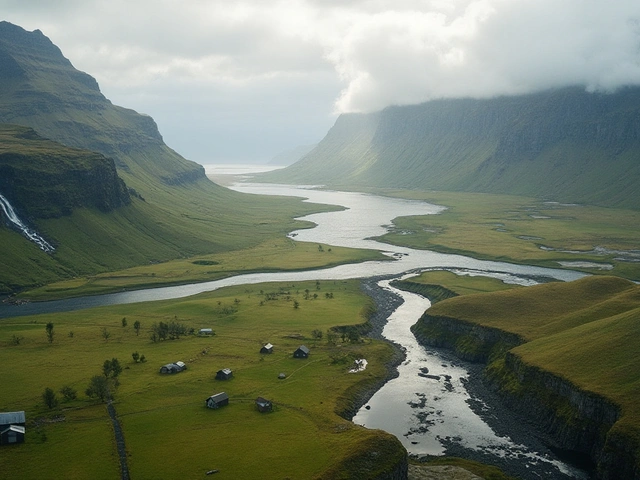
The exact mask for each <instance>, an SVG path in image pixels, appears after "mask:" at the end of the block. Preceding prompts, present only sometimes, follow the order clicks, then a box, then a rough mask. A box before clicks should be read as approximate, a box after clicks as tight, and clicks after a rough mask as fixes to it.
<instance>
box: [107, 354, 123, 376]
mask: <svg viewBox="0 0 640 480" xmlns="http://www.w3.org/2000/svg"><path fill="white" fill-rule="evenodd" d="M121 373H122V366H121V365H120V361H119V360H118V359H117V358H112V359H111V360H105V361H104V363H103V364H102V374H103V375H104V377H105V378H117V377H118V375H120V374H121Z"/></svg>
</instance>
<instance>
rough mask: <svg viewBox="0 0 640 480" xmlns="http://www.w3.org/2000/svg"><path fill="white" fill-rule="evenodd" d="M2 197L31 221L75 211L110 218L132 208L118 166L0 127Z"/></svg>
mask: <svg viewBox="0 0 640 480" xmlns="http://www.w3.org/2000/svg"><path fill="white" fill-rule="evenodd" d="M0 141H1V142H2V145H1V146H0V192H2V194H3V195H5V197H7V198H8V199H9V200H10V201H11V203H12V205H13V206H14V207H15V208H17V209H18V210H19V211H21V212H24V213H26V215H27V217H30V218H36V219H37V218H52V217H60V216H63V215H69V214H71V213H72V211H73V210H74V209H75V208H79V207H89V208H91V207H94V208H97V209H99V210H101V211H103V212H109V211H111V210H114V209H116V208H118V207H122V206H124V205H128V204H129V203H131V197H130V195H129V191H128V190H127V186H126V185H125V183H124V181H123V180H122V179H121V178H120V177H119V176H118V174H117V172H116V168H115V165H114V162H113V160H111V159H108V158H106V157H104V156H103V155H100V154H99V153H95V152H90V151H86V150H78V149H72V148H68V147H64V146H62V145H60V144H57V143H55V142H51V141H48V140H45V139H43V138H41V137H39V136H38V135H37V134H36V133H35V132H34V131H33V130H31V129H29V128H25V127H18V126H10V125H9V126H8V125H0Z"/></svg>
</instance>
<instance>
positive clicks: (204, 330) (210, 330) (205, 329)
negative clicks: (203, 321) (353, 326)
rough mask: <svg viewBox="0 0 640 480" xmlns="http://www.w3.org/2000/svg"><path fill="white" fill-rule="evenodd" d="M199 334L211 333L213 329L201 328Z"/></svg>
mask: <svg viewBox="0 0 640 480" xmlns="http://www.w3.org/2000/svg"><path fill="white" fill-rule="evenodd" d="M200 331H201V332H213V328H201V329H200Z"/></svg>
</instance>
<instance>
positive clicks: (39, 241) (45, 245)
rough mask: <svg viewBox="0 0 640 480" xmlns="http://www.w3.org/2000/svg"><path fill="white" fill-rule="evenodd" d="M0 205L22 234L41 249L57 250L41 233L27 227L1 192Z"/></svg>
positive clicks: (48, 251)
mask: <svg viewBox="0 0 640 480" xmlns="http://www.w3.org/2000/svg"><path fill="white" fill-rule="evenodd" d="M0 207H2V211H3V212H4V214H5V216H6V217H7V219H8V220H9V221H10V222H11V223H13V224H14V225H15V227H16V228H17V229H18V230H20V231H21V232H22V234H23V235H24V236H25V237H27V238H28V239H29V240H31V241H32V242H33V243H35V244H36V245H38V247H40V249H41V250H43V251H45V252H47V253H51V252H53V251H54V250H55V248H54V247H53V245H51V244H50V243H49V242H47V241H46V240H45V239H44V238H42V236H40V234H39V233H37V232H35V231H34V230H31V229H30V228H29V227H27V226H26V225H25V224H24V222H23V221H22V220H20V217H18V215H16V212H15V211H14V210H13V207H12V206H11V203H9V200H7V199H6V198H5V197H4V196H3V195H2V194H0Z"/></svg>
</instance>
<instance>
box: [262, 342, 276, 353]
mask: <svg viewBox="0 0 640 480" xmlns="http://www.w3.org/2000/svg"><path fill="white" fill-rule="evenodd" d="M260 353H273V345H271V344H270V343H267V344H266V345H263V346H262V348H261V349H260Z"/></svg>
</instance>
